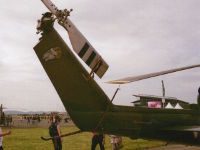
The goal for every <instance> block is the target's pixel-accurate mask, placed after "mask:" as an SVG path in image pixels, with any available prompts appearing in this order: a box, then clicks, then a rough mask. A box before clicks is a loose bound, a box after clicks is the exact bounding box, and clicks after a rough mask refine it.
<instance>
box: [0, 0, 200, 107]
mask: <svg viewBox="0 0 200 150" xmlns="http://www.w3.org/2000/svg"><path fill="white" fill-rule="evenodd" d="M53 2H54V3H55V4H56V5H57V6H58V8H60V9H64V8H68V9H69V8H73V9H74V11H73V12H72V14H71V17H70V18H71V20H72V21H73V22H74V24H75V25H76V26H77V27H78V28H79V30H80V31H81V32H82V33H83V34H84V35H85V36H86V37H87V39H88V40H89V41H90V43H92V45H93V46H94V47H95V48H96V49H97V50H98V52H99V53H100V54H101V55H102V57H103V58H104V59H105V60H106V61H107V63H108V64H109V66H110V68H109V70H108V72H107V73H106V74H105V76H104V77H103V79H102V80H99V79H98V78H96V79H97V81H98V83H99V84H100V85H101V86H102V88H103V89H104V90H105V92H106V93H107V94H108V96H109V97H112V95H113V93H114V90H115V89H116V88H117V86H116V85H106V84H104V82H105V81H108V80H113V79H118V78H121V77H126V76H130V75H140V74H144V73H150V72H155V71H160V70H165V69H170V68H175V67H182V66H185V65H191V64H198V63H200V61H199V58H200V42H199V41H200V16H199V14H200V9H199V8H200V1H199V0H173V1H172V0H123V1H122V0H101V1H96V0H54V1H53ZM45 11H47V9H46V8H45V6H44V5H43V3H42V2H41V1H40V0H32V1H31V0H18V1H16V0H1V1H0V20H1V24H0V103H3V104H4V105H5V106H6V107H8V108H12V109H18V110H26V111H28V110H47V111H48V110H61V111H63V110H64V107H63V105H62V103H61V101H60V99H59V97H58V95H57V93H56V91H55V89H54V87H53V86H52V84H51V83H50V80H49V79H48V77H47V75H46V74H45V72H44V70H43V68H42V66H41V64H40V63H39V60H38V59H37V57H36V55H35V53H34V51H33V47H34V45H35V44H36V43H37V42H38V38H39V36H38V35H36V34H35V33H36V29H35V27H36V23H37V19H39V18H40V17H41V14H42V13H44V12H45ZM56 29H57V30H58V31H59V33H60V34H61V35H62V37H63V38H64V39H65V40H66V42H67V43H69V41H68V36H67V32H66V31H65V30H64V29H63V28H62V27H60V26H58V25H56ZM199 74H200V68H196V69H192V70H188V71H183V72H179V73H174V74H171V75H165V76H161V77H157V78H152V79H147V80H143V81H138V82H135V83H131V84H127V85H122V86H121V90H120V92H119V93H118V95H117V97H116V99H115V100H114V103H115V104H123V105H130V102H131V101H133V100H135V98H133V97H132V96H131V95H132V94H141V93H143V94H153V95H161V80H164V81H165V87H166V96H173V97H177V98H180V99H183V100H185V101H188V102H196V96H197V89H198V87H199V85H200V83H199V79H200V76H199Z"/></svg>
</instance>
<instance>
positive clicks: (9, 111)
mask: <svg viewBox="0 0 200 150" xmlns="http://www.w3.org/2000/svg"><path fill="white" fill-rule="evenodd" d="M4 113H5V114H7V115H14V114H15V115H18V114H43V113H50V112H43V111H28V112H24V111H17V110H5V111H4Z"/></svg>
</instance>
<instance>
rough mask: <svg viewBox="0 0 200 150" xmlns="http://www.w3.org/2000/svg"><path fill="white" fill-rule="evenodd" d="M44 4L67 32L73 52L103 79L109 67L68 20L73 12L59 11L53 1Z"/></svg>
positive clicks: (46, 0)
mask: <svg viewBox="0 0 200 150" xmlns="http://www.w3.org/2000/svg"><path fill="white" fill-rule="evenodd" d="M42 2H43V3H44V4H45V6H46V7H47V8H48V9H49V10H50V11H51V13H52V14H54V15H55V16H56V18H57V19H58V23H59V24H60V25H61V26H63V27H64V28H65V29H66V30H67V32H68V35H69V39H70V42H71V44H72V47H73V50H74V51H75V52H76V53H77V54H78V56H79V57H80V58H81V59H82V60H83V61H84V62H85V63H86V64H87V65H88V66H89V67H90V68H91V69H92V72H94V73H96V74H97V75H98V76H99V78H101V77H102V76H103V75H104V74H105V72H106V71H107V69H108V67H109V66H108V64H107V63H106V62H105V61H104V59H103V58H102V57H101V55H100V54H99V53H98V52H97V51H96V50H95V48H94V47H93V46H92V45H91V44H90V42H89V41H88V40H87V39H86V38H85V37H84V35H83V34H82V33H81V32H80V31H79V30H78V28H77V27H76V26H75V25H74V24H73V23H72V21H71V20H70V19H69V18H68V16H69V15H70V12H71V10H70V11H68V10H66V9H65V10H64V11H62V10H59V9H58V8H57V7H56V6H55V5H54V4H53V3H52V2H51V0H42Z"/></svg>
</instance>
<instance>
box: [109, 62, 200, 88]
mask: <svg viewBox="0 0 200 150" xmlns="http://www.w3.org/2000/svg"><path fill="white" fill-rule="evenodd" d="M196 67H200V64H198V65H192V66H187V67H181V68H176V69H170V70H166V71H160V72H155V73H149V74H144V75H139V76H133V77H127V78H122V79H118V80H113V81H109V82H106V83H108V84H126V83H131V82H135V81H139V80H144V79H148V78H152V77H156V76H161V75H165V74H169V73H173V72H178V71H182V70H187V69H192V68H196Z"/></svg>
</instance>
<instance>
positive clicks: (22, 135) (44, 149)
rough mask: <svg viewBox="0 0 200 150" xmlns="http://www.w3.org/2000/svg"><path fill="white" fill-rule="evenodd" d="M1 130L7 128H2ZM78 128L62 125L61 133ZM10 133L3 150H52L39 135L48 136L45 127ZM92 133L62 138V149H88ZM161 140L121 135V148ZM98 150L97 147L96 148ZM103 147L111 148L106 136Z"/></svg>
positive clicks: (128, 149) (146, 145)
mask: <svg viewBox="0 0 200 150" xmlns="http://www.w3.org/2000/svg"><path fill="white" fill-rule="evenodd" d="M3 130H7V129H6V128H3ZM76 130H78V129H77V128H76V127H74V126H73V127H62V128H61V131H62V133H66V132H72V131H76ZM11 131H12V134H11V135H9V136H7V137H5V138H4V140H3V146H4V149H5V150H53V144H52V142H51V141H43V140H41V139H40V136H45V137H48V129H47V128H29V129H28V128H26V129H11ZM91 137H92V134H91V133H88V132H84V133H81V134H77V135H72V136H70V137H65V138H63V150H90V149H91V148H90V145H91ZM164 144H165V142H162V141H146V140H142V139H138V140H131V139H129V138H126V137H123V145H124V147H123V148H122V149H123V150H136V149H137V150H138V149H146V148H151V147H157V146H161V145H164ZM96 149H97V150H99V147H97V148H96ZM105 149H108V150H111V144H110V138H109V137H108V136H106V144H105Z"/></svg>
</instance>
